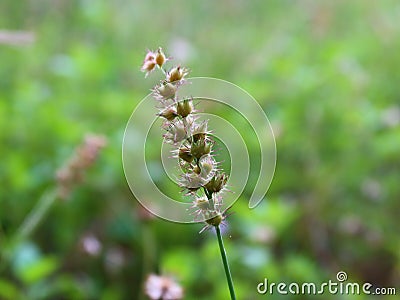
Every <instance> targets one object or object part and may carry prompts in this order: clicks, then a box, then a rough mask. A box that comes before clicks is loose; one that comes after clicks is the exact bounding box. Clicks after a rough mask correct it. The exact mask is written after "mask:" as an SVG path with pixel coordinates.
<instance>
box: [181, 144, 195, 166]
mask: <svg viewBox="0 0 400 300" xmlns="http://www.w3.org/2000/svg"><path fill="white" fill-rule="evenodd" d="M178 155H179V158H180V159H183V160H184V161H186V162H188V163H191V162H192V161H193V159H194V157H193V155H192V154H190V149H189V148H188V147H181V148H179V154H178Z"/></svg>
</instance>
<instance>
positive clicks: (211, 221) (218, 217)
mask: <svg viewBox="0 0 400 300" xmlns="http://www.w3.org/2000/svg"><path fill="white" fill-rule="evenodd" d="M223 220H224V218H223V216H222V214H217V215H216V216H215V217H213V218H211V219H208V220H206V222H207V224H209V225H212V226H218V225H219V224H221V222H222V221H223Z"/></svg>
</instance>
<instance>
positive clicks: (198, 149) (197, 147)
mask: <svg viewBox="0 0 400 300" xmlns="http://www.w3.org/2000/svg"><path fill="white" fill-rule="evenodd" d="M210 152H211V145H210V143H208V142H206V141H205V140H204V139H200V140H198V141H197V142H194V143H193V144H192V148H191V150H190V153H191V154H192V155H193V156H194V157H196V158H197V159H199V158H200V157H202V156H203V155H205V154H209V153H210Z"/></svg>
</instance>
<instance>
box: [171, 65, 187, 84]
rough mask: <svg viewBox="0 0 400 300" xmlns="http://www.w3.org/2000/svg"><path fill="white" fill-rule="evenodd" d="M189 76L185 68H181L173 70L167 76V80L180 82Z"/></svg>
mask: <svg viewBox="0 0 400 300" xmlns="http://www.w3.org/2000/svg"><path fill="white" fill-rule="evenodd" d="M187 74H188V71H187V70H186V69H185V68H181V67H180V66H178V67H174V68H172V69H171V70H170V71H169V72H168V74H167V80H168V81H169V82H174V81H179V80H181V79H183V78H184V77H185V76H186V75H187Z"/></svg>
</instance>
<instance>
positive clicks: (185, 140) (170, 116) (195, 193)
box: [142, 48, 236, 299]
mask: <svg viewBox="0 0 400 300" xmlns="http://www.w3.org/2000/svg"><path fill="white" fill-rule="evenodd" d="M168 60H170V59H167V58H166V56H165V54H164V53H163V51H162V49H161V48H158V50H157V51H156V52H153V51H148V53H147V54H146V56H145V59H144V62H143V66H142V71H143V72H146V75H145V77H147V76H148V75H149V74H150V73H151V72H152V71H153V70H155V69H159V70H160V71H161V72H162V73H163V74H164V76H165V78H164V79H163V80H162V81H161V82H160V83H158V84H156V86H155V87H154V88H153V89H152V96H153V98H154V99H155V100H156V103H157V104H156V107H157V108H158V109H159V112H158V113H157V115H158V116H159V117H161V118H162V120H163V124H162V126H161V128H162V129H163V130H164V131H165V133H164V134H163V139H164V143H168V144H171V145H173V146H174V147H175V149H174V150H173V151H172V154H173V155H172V157H173V158H175V159H178V161H179V166H180V167H181V170H182V174H181V176H180V178H179V180H178V184H179V185H180V187H181V188H182V190H183V191H184V192H186V195H189V196H190V197H191V198H192V206H191V207H192V209H193V211H192V214H193V217H194V220H195V221H197V220H198V221H204V223H205V226H204V227H203V229H202V230H201V231H200V233H201V232H203V231H205V230H207V229H211V228H214V229H215V231H216V233H217V238H218V245H219V248H220V252H221V257H222V262H223V265H224V270H225V274H226V277H227V282H228V287H229V291H230V295H231V299H236V296H235V291H234V288H233V281H232V276H231V273H230V270H229V265H228V260H227V257H226V252H225V248H224V245H223V241H222V236H221V231H220V226H221V225H222V224H223V221H224V220H225V219H226V210H223V198H224V197H223V192H224V191H225V190H226V183H227V181H228V176H227V175H226V174H225V173H224V172H223V171H222V170H220V169H219V167H218V166H219V164H218V162H217V161H216V160H215V158H214V151H213V145H214V141H213V139H212V137H211V131H210V130H209V129H208V121H204V120H203V121H200V118H199V116H197V115H196V112H197V111H196V110H195V109H194V104H193V101H194V99H192V98H183V99H179V98H178V96H177V91H178V89H179V88H180V87H181V86H182V84H185V83H186V79H185V78H186V76H187V75H188V74H189V71H188V69H187V68H185V67H182V66H180V65H178V66H173V67H172V68H170V69H169V71H166V70H165V69H164V64H165V63H166V62H167V61H168ZM150 279H151V278H150ZM150 281H154V282H155V281H156V280H155V279H154V278H153V279H151V280H150ZM147 294H148V295H150V294H151V293H149V289H147ZM154 294H157V297H158V298H162V296H161V294H160V293H159V292H157V293H154ZM158 298H157V299H158ZM152 299H155V298H152ZM162 299H164V298H162Z"/></svg>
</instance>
